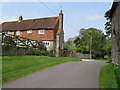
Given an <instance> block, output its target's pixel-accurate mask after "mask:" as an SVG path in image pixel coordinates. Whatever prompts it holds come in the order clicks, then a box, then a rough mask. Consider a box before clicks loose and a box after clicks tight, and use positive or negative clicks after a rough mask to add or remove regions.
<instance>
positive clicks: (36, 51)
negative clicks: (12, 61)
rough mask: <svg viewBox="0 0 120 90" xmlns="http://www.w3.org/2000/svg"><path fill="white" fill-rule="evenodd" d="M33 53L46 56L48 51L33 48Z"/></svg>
mask: <svg viewBox="0 0 120 90" xmlns="http://www.w3.org/2000/svg"><path fill="white" fill-rule="evenodd" d="M33 55H40V56H47V55H49V52H47V51H42V50H33Z"/></svg>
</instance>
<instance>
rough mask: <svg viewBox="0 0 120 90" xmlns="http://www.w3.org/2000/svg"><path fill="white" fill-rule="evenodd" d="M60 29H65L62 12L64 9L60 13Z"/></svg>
mask: <svg viewBox="0 0 120 90" xmlns="http://www.w3.org/2000/svg"><path fill="white" fill-rule="evenodd" d="M59 29H60V30H62V31H63V13H62V10H61V11H60V13H59Z"/></svg>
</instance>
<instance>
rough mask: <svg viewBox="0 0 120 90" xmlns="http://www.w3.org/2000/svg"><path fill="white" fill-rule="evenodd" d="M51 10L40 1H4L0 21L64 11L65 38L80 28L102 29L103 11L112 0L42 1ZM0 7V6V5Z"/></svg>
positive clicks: (108, 6) (74, 33) (52, 15)
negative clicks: (97, 0) (106, 0)
mask: <svg viewBox="0 0 120 90" xmlns="http://www.w3.org/2000/svg"><path fill="white" fill-rule="evenodd" d="M44 4H45V5H46V6H48V7H49V8H50V9H51V10H52V11H53V12H54V13H53V12H51V11H50V10H49V9H48V8H46V7H45V6H44V5H43V4H42V3H40V2H4V3H2V16H0V17H1V19H0V21H1V22H3V21H14V20H18V17H19V16H20V15H22V16H23V19H31V18H32V19H34V18H42V17H54V16H58V15H59V12H60V10H61V6H62V10H63V13H64V32H65V40H67V39H68V38H72V37H74V36H76V35H78V33H79V30H80V28H90V27H93V28H98V29H101V30H103V31H105V30H104V24H105V22H106V20H105V18H104V13H105V12H106V11H107V10H108V9H110V8H111V6H112V2H44ZM0 7H1V6H0Z"/></svg>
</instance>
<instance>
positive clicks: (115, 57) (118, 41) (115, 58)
mask: <svg viewBox="0 0 120 90" xmlns="http://www.w3.org/2000/svg"><path fill="white" fill-rule="evenodd" d="M110 18H111V20H112V62H113V63H114V64H116V65H119V66H120V1H119V0H117V2H113V5H112V8H111V13H110Z"/></svg>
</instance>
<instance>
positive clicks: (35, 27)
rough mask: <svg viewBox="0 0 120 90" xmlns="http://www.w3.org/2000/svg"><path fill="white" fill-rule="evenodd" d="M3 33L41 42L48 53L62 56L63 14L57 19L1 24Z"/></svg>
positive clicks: (48, 18)
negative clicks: (51, 52) (53, 52)
mask: <svg viewBox="0 0 120 90" xmlns="http://www.w3.org/2000/svg"><path fill="white" fill-rule="evenodd" d="M1 26H2V33H8V34H12V35H15V36H20V37H25V38H28V39H31V40H41V41H42V42H43V43H44V44H45V46H46V48H47V50H48V51H55V56H56V57H59V56H61V55H62V53H63V52H62V51H63V50H62V49H63V45H64V31H63V13H62V11H60V13H59V16H57V17H46V18H38V19H27V20H23V17H22V16H20V17H19V20H18V21H12V22H4V23H2V24H1Z"/></svg>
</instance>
